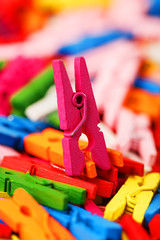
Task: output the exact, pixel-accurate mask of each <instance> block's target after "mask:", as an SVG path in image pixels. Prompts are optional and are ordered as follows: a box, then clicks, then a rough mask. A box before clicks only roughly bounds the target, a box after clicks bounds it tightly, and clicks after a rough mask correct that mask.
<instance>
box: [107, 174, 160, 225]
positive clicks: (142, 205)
mask: <svg viewBox="0 0 160 240" xmlns="http://www.w3.org/2000/svg"><path fill="white" fill-rule="evenodd" d="M159 183H160V174H159V173H150V174H148V175H146V176H144V177H139V176H130V177H129V178H128V179H127V181H126V182H125V184H124V185H123V186H122V187H121V188H120V190H119V191H118V193H117V194H116V195H115V196H114V197H113V198H112V199H111V201H110V202H109V203H108V204H107V206H106V208H105V213H104V218H106V219H108V220H112V221H115V220H117V219H118V218H119V217H120V216H121V215H122V214H123V213H131V214H132V216H133V219H134V220H135V221H137V222H138V223H142V222H143V219H144V214H145V211H146V209H147V208H148V206H149V203H150V202H151V200H152V197H153V195H154V193H155V192H156V190H157V188H158V186H159Z"/></svg>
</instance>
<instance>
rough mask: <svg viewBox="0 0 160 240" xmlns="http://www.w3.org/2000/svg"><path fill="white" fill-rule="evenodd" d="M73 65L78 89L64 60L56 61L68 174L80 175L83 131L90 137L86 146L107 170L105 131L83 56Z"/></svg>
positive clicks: (95, 159)
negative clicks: (80, 143) (74, 89)
mask: <svg viewBox="0 0 160 240" xmlns="http://www.w3.org/2000/svg"><path fill="white" fill-rule="evenodd" d="M74 66H75V88H76V92H75V93H74V92H73V90H72V87H71V84H70V81H69V78H68V75H67V72H66V70H65V67H64V64H63V62H62V61H60V60H54V61H53V72H54V80H55V85H56V91H57V102H58V111H59V120H60V127H61V129H63V130H64V138H63V140H62V145H63V157H64V165H65V172H66V174H67V175H73V176H78V175H80V174H81V172H82V171H83V169H84V166H85V161H84V152H83V151H81V150H80V148H79V146H78V139H79V137H80V136H81V134H82V133H84V134H86V136H87V137H88V142H89V144H88V146H87V149H86V150H88V151H90V152H91V157H92V160H93V161H94V162H95V164H96V165H97V166H98V167H99V168H101V169H104V170H107V169H109V168H110V163H109V158H108V153H107V149H106V145H105V140H104V136H103V133H102V132H101V131H100V129H99V127H98V126H97V124H98V123H99V122H100V119H99V115H98V111H97V106H96V103H95V99H94V95H93V91H92V87H91V82H90V78H89V74H88V70H87V66H86V63H85V60H84V58H82V57H77V58H75V62H74Z"/></svg>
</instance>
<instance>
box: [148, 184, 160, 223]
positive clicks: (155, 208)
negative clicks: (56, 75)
mask: <svg viewBox="0 0 160 240" xmlns="http://www.w3.org/2000/svg"><path fill="white" fill-rule="evenodd" d="M157 213H158V214H160V187H159V188H158V191H157V193H156V194H155V196H154V198H153V199H152V202H151V203H150V205H149V207H148V208H147V210H146V212H145V215H144V219H145V225H146V226H148V223H149V222H150V221H151V219H152V218H153V217H154V215H156V214H157Z"/></svg>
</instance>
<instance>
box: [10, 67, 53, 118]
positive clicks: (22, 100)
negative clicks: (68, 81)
mask: <svg viewBox="0 0 160 240" xmlns="http://www.w3.org/2000/svg"><path fill="white" fill-rule="evenodd" d="M53 84H54V77H53V70H52V67H51V66H49V67H47V68H46V69H45V70H43V71H42V72H41V73H39V74H38V75H37V76H36V77H34V78H33V79H32V81H31V82H29V83H28V84H27V85H26V86H25V87H23V88H21V89H20V90H19V91H18V92H17V93H15V94H14V95H13V96H12V98H11V104H12V106H13V109H14V111H16V112H19V113H20V115H24V111H25V109H26V108H27V107H28V106H29V105H31V104H32V103H34V102H36V101H38V100H39V99H41V98H42V97H44V95H45V94H46V92H47V90H48V89H49V87H51V86H52V85H53Z"/></svg>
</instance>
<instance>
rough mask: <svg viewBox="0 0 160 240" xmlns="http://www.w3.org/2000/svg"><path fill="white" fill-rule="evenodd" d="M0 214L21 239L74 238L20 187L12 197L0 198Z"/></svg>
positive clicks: (48, 239) (51, 239)
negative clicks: (7, 198)
mask: <svg viewBox="0 0 160 240" xmlns="http://www.w3.org/2000/svg"><path fill="white" fill-rule="evenodd" d="M11 212H12V214H11ZM0 216H1V218H2V220H3V221H4V222H5V223H6V224H7V225H8V226H9V227H10V228H11V229H12V230H13V231H14V232H16V233H19V236H20V239H21V240H28V239H30V240H37V239H39V240H56V239H61V240H62V239H63V240H65V239H70V240H71V239H72V240H73V239H74V240H75V238H74V237H73V236H72V234H71V233H69V231H68V230H67V229H65V228H64V227H63V226H62V225H61V224H60V223H59V222H57V221H56V220H55V219H54V218H52V217H50V216H49V214H48V213H47V211H46V210H45V209H44V208H43V207H42V206H40V205H39V204H38V203H37V202H36V200H34V198H32V197H31V196H30V195H29V194H28V193H27V192H26V191H25V190H24V189H22V188H19V189H17V190H15V192H14V195H13V197H12V199H9V200H0Z"/></svg>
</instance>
